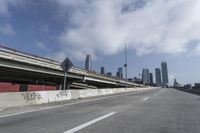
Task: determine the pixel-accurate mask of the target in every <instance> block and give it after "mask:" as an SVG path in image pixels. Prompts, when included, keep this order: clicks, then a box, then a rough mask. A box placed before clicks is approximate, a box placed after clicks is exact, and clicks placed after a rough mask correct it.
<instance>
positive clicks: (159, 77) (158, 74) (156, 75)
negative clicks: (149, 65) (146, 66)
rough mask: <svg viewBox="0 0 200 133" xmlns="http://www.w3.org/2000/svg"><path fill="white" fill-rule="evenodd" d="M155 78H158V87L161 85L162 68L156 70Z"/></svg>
mask: <svg viewBox="0 0 200 133" xmlns="http://www.w3.org/2000/svg"><path fill="white" fill-rule="evenodd" d="M155 77H156V84H157V85H158V86H160V85H161V72H160V68H156V69H155Z"/></svg>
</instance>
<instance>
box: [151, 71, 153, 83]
mask: <svg viewBox="0 0 200 133" xmlns="http://www.w3.org/2000/svg"><path fill="white" fill-rule="evenodd" d="M150 84H153V73H150Z"/></svg>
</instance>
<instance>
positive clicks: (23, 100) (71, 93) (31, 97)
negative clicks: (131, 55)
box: [0, 87, 156, 108]
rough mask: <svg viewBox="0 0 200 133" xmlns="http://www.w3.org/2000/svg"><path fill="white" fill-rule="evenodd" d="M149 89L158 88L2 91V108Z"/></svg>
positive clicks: (0, 95) (0, 96) (0, 94)
mask: <svg viewBox="0 0 200 133" xmlns="http://www.w3.org/2000/svg"><path fill="white" fill-rule="evenodd" d="M149 89H156V87H146V88H110V89H88V90H66V91H58V90H57V91H32V92H9V93H0V108H8V107H17V106H28V105H36V104H44V103H49V102H57V101H64V100H71V99H79V98H86V97H94V96H101V95H110V94H117V93H123V92H131V91H142V90H149Z"/></svg>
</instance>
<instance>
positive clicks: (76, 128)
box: [64, 112, 117, 133]
mask: <svg viewBox="0 0 200 133" xmlns="http://www.w3.org/2000/svg"><path fill="white" fill-rule="evenodd" d="M116 113H117V112H111V113H109V114H106V115H103V116H101V117H98V118H96V119H94V120H91V121H89V122H86V123H84V124H82V125H80V126H77V127H75V128H72V129H70V130H67V131H65V132H64V133H74V132H77V131H79V130H81V129H83V128H85V127H88V126H90V125H92V124H94V123H96V122H98V121H101V120H103V119H105V118H107V117H110V116H111V115H114V114H116Z"/></svg>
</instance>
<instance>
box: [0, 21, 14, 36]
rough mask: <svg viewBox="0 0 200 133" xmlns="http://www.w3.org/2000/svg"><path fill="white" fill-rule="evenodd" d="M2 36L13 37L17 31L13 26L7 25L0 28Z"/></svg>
mask: <svg viewBox="0 0 200 133" xmlns="http://www.w3.org/2000/svg"><path fill="white" fill-rule="evenodd" d="M0 34H3V35H9V36H13V35H14V34H15V31H14V29H13V27H12V25H10V24H5V25H2V26H0Z"/></svg>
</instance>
